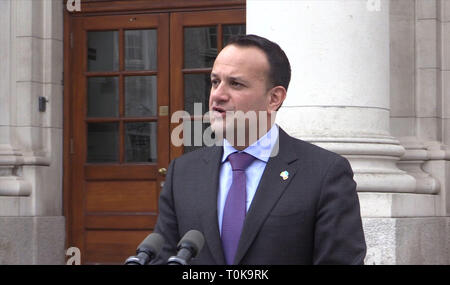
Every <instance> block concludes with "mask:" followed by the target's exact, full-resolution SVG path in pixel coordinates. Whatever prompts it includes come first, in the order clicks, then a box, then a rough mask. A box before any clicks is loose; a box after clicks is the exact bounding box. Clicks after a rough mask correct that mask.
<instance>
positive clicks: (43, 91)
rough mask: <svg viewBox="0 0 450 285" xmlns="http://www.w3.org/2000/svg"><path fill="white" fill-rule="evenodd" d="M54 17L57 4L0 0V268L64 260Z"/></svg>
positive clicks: (58, 32)
mask: <svg viewBox="0 0 450 285" xmlns="http://www.w3.org/2000/svg"><path fill="white" fill-rule="evenodd" d="M62 15H63V1H53V0H2V1H0V46H1V48H0V62H1V63H2V75H1V76H0V229H1V230H0V264H55V263H56V264H58V263H59V264H62V263H63V262H64V258H65V255H64V244H65V240H64V236H65V225H64V223H65V219H64V217H63V215H62V108H63V106H62V95H63V94H62V62H63V55H62V50H63V48H62V47H63V42H62V37H63V33H62V26H63V21H62ZM41 96H42V97H45V98H47V99H48V100H49V102H48V105H47V108H46V111H45V112H41V111H40V110H39V108H38V99H39V97H41Z"/></svg>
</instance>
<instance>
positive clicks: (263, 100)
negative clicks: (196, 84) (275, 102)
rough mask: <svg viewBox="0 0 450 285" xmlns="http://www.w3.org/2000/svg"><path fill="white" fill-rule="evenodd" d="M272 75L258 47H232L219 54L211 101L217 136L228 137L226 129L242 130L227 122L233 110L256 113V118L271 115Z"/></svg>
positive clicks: (211, 113) (230, 121) (213, 123)
mask: <svg viewBox="0 0 450 285" xmlns="http://www.w3.org/2000/svg"><path fill="white" fill-rule="evenodd" d="M268 73H269V62H268V60H267V57H266V55H265V54H264V52H263V51H261V50H260V49H258V48H256V47H240V46H236V45H229V46H227V47H225V48H224V49H223V50H222V51H221V52H220V53H219V55H218V56H217V58H216V60H215V62H214V66H213V69H212V72H211V94H210V99H209V111H210V120H211V127H212V129H213V130H214V131H215V132H216V133H217V132H218V131H219V132H222V134H223V135H225V133H226V130H228V131H231V129H234V130H236V127H242V126H236V124H235V120H234V119H233V120H231V118H228V120H227V119H226V117H227V115H228V116H230V113H229V111H233V112H236V111H242V112H244V113H247V112H249V111H256V116H258V112H259V111H266V112H269V109H270V105H269V102H270V95H269V88H268V87H269V84H268ZM227 112H228V114H227ZM232 122H233V125H230V123H232ZM224 128H225V129H224ZM247 128H248V126H247V127H246V129H247Z"/></svg>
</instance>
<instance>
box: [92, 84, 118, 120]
mask: <svg viewBox="0 0 450 285" xmlns="http://www.w3.org/2000/svg"><path fill="white" fill-rule="evenodd" d="M87 85H88V87H87V89H88V90H87V116H88V117H117V116H118V114H119V80H118V78H117V77H90V78H88V81H87Z"/></svg>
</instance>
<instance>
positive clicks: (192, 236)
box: [178, 230, 205, 257]
mask: <svg viewBox="0 0 450 285" xmlns="http://www.w3.org/2000/svg"><path fill="white" fill-rule="evenodd" d="M183 244H189V245H190V246H191V247H193V249H194V256H193V257H195V256H196V255H197V253H198V252H200V250H201V249H202V248H203V245H204V244H205V238H204V237H203V234H202V233H201V232H199V231H197V230H190V231H188V232H187V233H186V234H185V235H184V236H183V238H182V239H181V240H180V242H179V243H178V248H180V247H181V246H182V245H183Z"/></svg>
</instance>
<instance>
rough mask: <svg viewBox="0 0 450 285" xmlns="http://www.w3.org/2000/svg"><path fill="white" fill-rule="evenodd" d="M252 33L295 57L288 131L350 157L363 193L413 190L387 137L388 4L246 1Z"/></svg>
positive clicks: (285, 117) (284, 120) (398, 149)
mask: <svg viewBox="0 0 450 285" xmlns="http://www.w3.org/2000/svg"><path fill="white" fill-rule="evenodd" d="M374 3H375V5H374ZM377 3H378V4H377ZM255 10H257V12H256V11H255ZM269 13H270V14H271V16H269V15H268V14H269ZM265 14H267V15H266V16H265ZM270 19H277V20H276V21H275V20H274V21H271V20H270ZM247 31H248V33H256V34H261V35H263V36H267V37H269V38H271V39H273V40H274V41H276V42H278V43H280V45H281V46H282V48H284V49H285V50H286V52H287V54H288V57H289V58H290V61H291V65H292V70H293V71H292V83H291V87H290V89H289V90H288V96H287V99H286V101H285V103H284V105H283V107H282V109H281V110H280V112H279V114H278V116H277V122H278V123H279V124H280V125H281V126H282V127H283V128H285V129H286V130H287V131H288V132H289V133H290V134H291V135H293V136H295V137H298V138H301V139H304V140H307V141H310V142H312V143H315V144H317V145H319V146H322V147H324V148H327V149H329V150H332V151H334V152H337V153H339V154H342V155H344V156H346V157H347V158H348V159H349V161H350V163H351V165H352V167H353V170H354V172H355V180H356V182H357V184H358V191H359V192H388V193H413V192H414V191H415V187H416V180H415V179H414V177H412V176H410V175H408V174H407V173H406V172H405V171H402V170H400V169H399V168H398V167H397V165H396V162H397V161H398V160H399V159H400V157H401V156H402V155H403V154H404V152H405V149H404V147H403V146H401V145H400V143H399V141H398V140H397V139H395V138H394V137H392V136H391V134H390V131H389V127H390V125H389V102H390V100H389V88H390V85H389V76H390V72H389V71H390V61H389V1H387V0H383V1H380V2H377V1H361V0H356V1H280V3H278V4H276V5H275V4H274V3H272V2H271V1H257V0H256V1H248V19H247ZM363 196H364V195H363ZM363 199H364V198H363Z"/></svg>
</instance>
